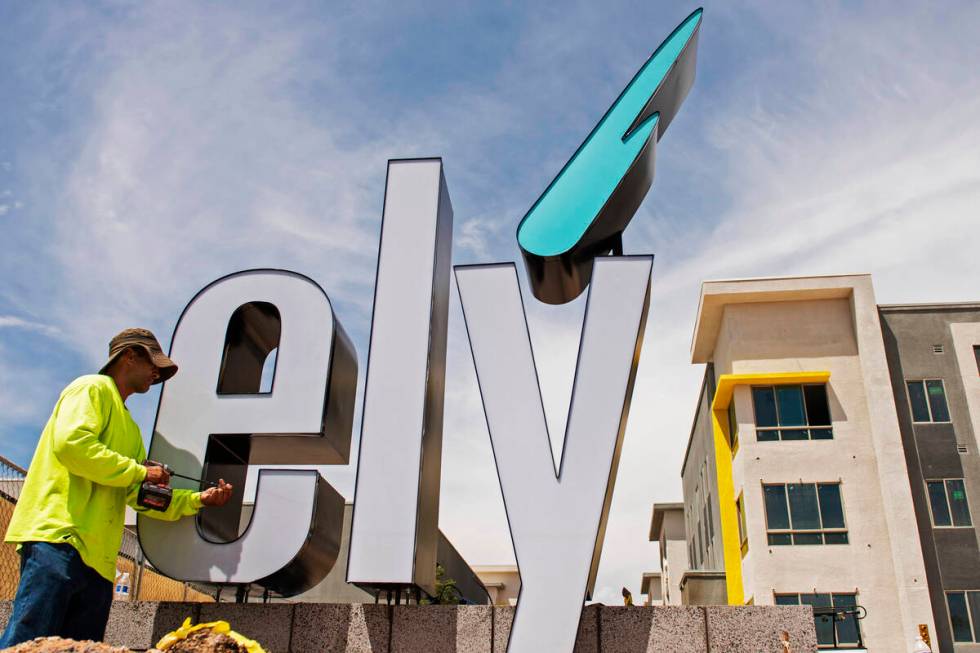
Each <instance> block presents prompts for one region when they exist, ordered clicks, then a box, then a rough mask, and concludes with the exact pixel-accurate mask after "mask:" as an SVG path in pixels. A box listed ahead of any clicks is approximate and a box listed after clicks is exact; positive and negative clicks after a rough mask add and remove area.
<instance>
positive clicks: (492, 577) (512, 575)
mask: <svg viewBox="0 0 980 653" xmlns="http://www.w3.org/2000/svg"><path fill="white" fill-rule="evenodd" d="M473 572H474V573H475V574H476V575H477V577H478V578H479V579H480V581H481V582H482V583H483V584H484V585H486V587H487V592H489V593H490V601H491V602H492V603H493V605H517V597H518V595H519V594H520V593H521V575H520V573H519V572H518V570H517V567H516V566H514V565H485V566H482V567H473Z"/></svg>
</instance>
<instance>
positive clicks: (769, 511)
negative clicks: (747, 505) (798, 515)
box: [762, 485, 789, 530]
mask: <svg viewBox="0 0 980 653" xmlns="http://www.w3.org/2000/svg"><path fill="white" fill-rule="evenodd" d="M762 493H763V495H764V496H765V499H766V524H767V525H768V528H769V530H780V529H785V528H789V512H788V511H787V509H786V486H785V485H766V486H764V487H763V489H762Z"/></svg>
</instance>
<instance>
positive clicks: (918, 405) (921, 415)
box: [906, 381, 929, 422]
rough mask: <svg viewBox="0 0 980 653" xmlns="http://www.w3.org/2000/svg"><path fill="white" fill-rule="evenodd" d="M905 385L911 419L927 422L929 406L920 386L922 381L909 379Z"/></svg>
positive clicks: (923, 390) (924, 392)
mask: <svg viewBox="0 0 980 653" xmlns="http://www.w3.org/2000/svg"><path fill="white" fill-rule="evenodd" d="M906 385H907V386H908V388H909V403H910V404H911V405H912V421H914V422H928V421H929V406H928V404H927V403H926V391H925V389H924V388H923V387H922V381H909V382H908V383H906Z"/></svg>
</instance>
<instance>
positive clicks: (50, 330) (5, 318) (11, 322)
mask: <svg viewBox="0 0 980 653" xmlns="http://www.w3.org/2000/svg"><path fill="white" fill-rule="evenodd" d="M0 329H25V330H27V331H34V332H37V333H40V334H43V335H46V336H52V337H54V336H58V335H61V329H59V328H58V327H56V326H53V325H50V324H45V323H43V322H34V321H32V320H25V319H23V318H20V317H17V316H14V315H0Z"/></svg>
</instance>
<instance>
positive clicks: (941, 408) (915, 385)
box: [905, 379, 949, 422]
mask: <svg viewBox="0 0 980 653" xmlns="http://www.w3.org/2000/svg"><path fill="white" fill-rule="evenodd" d="M905 385H906V386H907V387H908V389H909V404H910V405H911V407H912V421H913V422H948V421H949V409H948V408H947V407H946V390H945V389H944V388H943V381H942V379H925V380H922V381H906V382H905Z"/></svg>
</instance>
